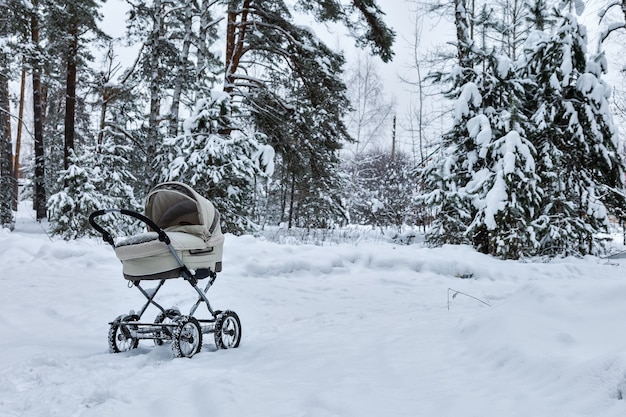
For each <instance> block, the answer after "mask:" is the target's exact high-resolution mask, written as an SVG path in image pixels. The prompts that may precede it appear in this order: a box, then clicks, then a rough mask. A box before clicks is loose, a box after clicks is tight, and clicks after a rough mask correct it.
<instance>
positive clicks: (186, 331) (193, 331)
mask: <svg viewBox="0 0 626 417" xmlns="http://www.w3.org/2000/svg"><path fill="white" fill-rule="evenodd" d="M201 348H202V328H201V327H200V323H198V320H196V319H195V318H194V317H191V316H181V317H180V319H179V320H178V325H177V326H176V327H175V328H174V333H173V335H172V352H173V353H174V356H175V357H177V358H183V357H184V358H191V357H192V356H193V355H195V354H196V353H198V352H200V349H201Z"/></svg>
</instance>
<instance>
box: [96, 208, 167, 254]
mask: <svg viewBox="0 0 626 417" xmlns="http://www.w3.org/2000/svg"><path fill="white" fill-rule="evenodd" d="M108 213H120V214H122V215H124V216H130V217H134V218H136V219H137V220H140V221H142V222H144V223H145V224H147V225H148V226H149V227H150V228H151V229H152V230H154V231H155V232H157V233H158V235H159V240H160V241H161V242H164V243H165V244H166V245H169V244H170V243H171V241H170V238H169V236H168V235H167V233H165V231H164V230H163V229H161V228H160V227H159V226H157V224H156V223H155V222H153V221H152V220H150V219H149V218H147V217H146V216H144V215H143V214H141V213H137V212H136V211H132V210H127V209H105V210H97V211H94V212H93V213H91V214H90V215H89V224H90V225H91V227H93V228H94V229H96V230H97V231H98V232H100V233H101V234H102V239H103V240H104V241H105V242H107V243H108V244H109V245H111V246H115V243H114V242H113V236H111V233H109V232H107V231H106V230H104V228H103V227H102V226H100V225H99V224H98V223H96V217H100V216H104V215H105V214H108Z"/></svg>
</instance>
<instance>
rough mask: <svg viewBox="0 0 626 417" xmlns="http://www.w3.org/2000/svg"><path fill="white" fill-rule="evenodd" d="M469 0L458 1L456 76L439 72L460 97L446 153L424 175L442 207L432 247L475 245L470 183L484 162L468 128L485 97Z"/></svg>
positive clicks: (426, 193) (426, 198)
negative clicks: (479, 81)
mask: <svg viewBox="0 0 626 417" xmlns="http://www.w3.org/2000/svg"><path fill="white" fill-rule="evenodd" d="M466 6H467V4H466V1H465V0H455V25H456V29H457V31H456V34H457V60H458V63H457V64H456V65H455V66H454V68H453V70H452V72H451V73H450V74H436V75H435V76H434V81H435V82H439V83H444V84H445V83H447V84H449V85H451V87H450V89H449V90H448V91H447V92H446V96H447V97H448V98H450V99H452V100H455V104H454V114H453V126H452V128H451V129H450V130H449V131H448V132H446V133H445V134H444V135H443V137H442V143H441V145H440V152H439V153H438V154H437V155H435V156H434V159H433V160H432V162H431V163H430V164H429V165H427V166H426V167H425V168H424V170H423V172H422V176H423V178H424V184H423V186H424V190H423V195H422V197H421V200H422V201H423V202H424V203H425V204H426V205H427V206H429V207H432V208H434V209H435V210H436V217H435V220H434V222H433V224H432V227H431V229H430V230H429V231H428V233H427V234H426V241H427V242H428V243H429V244H431V245H436V246H438V245H442V244H446V243H450V244H461V243H470V241H469V239H468V237H467V236H466V234H465V232H466V230H467V227H468V226H469V224H470V223H471V221H472V219H473V217H474V212H475V209H474V207H473V205H472V201H471V198H470V196H469V195H468V193H467V190H466V189H465V186H466V185H467V184H468V183H469V181H470V180H471V179H472V175H473V172H474V171H477V170H479V169H480V168H481V167H480V166H475V164H474V163H475V162H476V161H477V160H478V157H477V155H478V152H477V147H476V142H475V140H474V138H473V137H471V136H470V135H469V133H468V130H467V123H468V121H469V120H471V119H473V118H474V117H476V116H477V115H478V114H479V112H480V110H481V105H482V95H481V93H480V90H479V86H478V85H477V83H476V81H477V79H478V77H477V73H476V70H475V69H474V66H475V62H476V59H477V57H476V53H475V51H474V46H473V39H471V37H470V31H469V27H470V19H469V16H468V13H467V7H466Z"/></svg>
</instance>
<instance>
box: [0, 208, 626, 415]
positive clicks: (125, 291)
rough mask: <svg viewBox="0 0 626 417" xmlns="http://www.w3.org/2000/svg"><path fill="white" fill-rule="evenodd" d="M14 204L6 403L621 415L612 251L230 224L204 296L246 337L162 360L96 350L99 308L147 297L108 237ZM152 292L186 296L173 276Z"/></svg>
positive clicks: (4, 328)
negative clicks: (354, 237)
mask: <svg viewBox="0 0 626 417" xmlns="http://www.w3.org/2000/svg"><path fill="white" fill-rule="evenodd" d="M22 207H23V206H22ZM18 215H19V216H20V217H19V218H18V222H17V225H16V230H15V231H13V232H8V231H6V230H4V231H2V230H0V306H2V308H1V309H0V331H1V333H2V337H1V338H0V415H1V416H4V417H16V416H28V417H37V416H74V417H77V416H103V417H104V416H107V417H110V416H133V417H144V416H145V417H157V416H212V417H220V416H226V417H243V416H272V417H274V416H289V417H294V416H341V417H343V416H407V417H409V416H425V417H434V416H437V417H457V416H464V417H472V416H475V417H488V416H493V417H504V416H506V417H516V416H520V417H528V416H532V417H554V416H567V417H577V416H588V417H599V416H606V417H609V416H615V417H617V416H619V417H623V416H625V415H626V400H623V399H622V397H623V396H624V393H625V392H626V332H625V331H624V319H625V317H626V280H625V279H624V278H625V272H626V261H624V260H620V259H612V260H606V259H599V258H595V257H587V258H584V259H574V258H566V259H558V260H552V261H550V262H544V261H545V260H544V261H542V260H532V261H527V262H514V261H501V260H496V259H493V258H490V257H488V256H485V255H482V254H478V253H476V252H475V251H474V250H472V249H471V248H469V247H465V246H446V247H443V248H437V249H429V248H425V247H422V246H420V245H412V246H399V245H395V244H392V243H385V242H381V241H380V240H379V241H377V242H372V243H366V242H361V243H359V244H358V245H357V244H340V245H337V244H334V245H328V246H307V245H300V246H296V245H278V244H275V243H270V242H267V241H263V240H259V239H255V238H253V237H250V236H243V237H234V236H230V235H228V236H226V244H225V247H224V270H223V272H222V273H220V274H219V276H218V279H217V281H216V283H215V285H214V287H213V288H211V289H210V290H209V293H208V295H209V298H210V299H211V301H212V304H213V306H214V307H215V308H218V309H232V310H234V311H236V312H237V313H238V314H239V316H240V318H241V322H242V327H243V339H242V342H241V345H240V347H239V348H237V349H232V350H220V351H217V350H216V349H215V346H214V344H213V341H212V337H211V335H205V341H204V346H203V348H202V351H201V352H200V353H198V354H197V355H195V356H194V357H193V358H191V359H186V358H185V359H174V358H173V357H172V354H171V351H170V348H169V347H168V346H167V345H164V346H154V345H153V343H151V342H149V341H142V342H140V344H139V347H138V348H137V349H135V350H133V351H131V352H127V353H120V354H111V353H108V350H107V341H106V340H107V331H108V322H109V321H111V320H113V319H114V318H115V317H116V316H117V315H119V314H124V313H127V312H129V310H131V309H134V310H138V309H139V307H140V306H141V304H142V303H143V300H144V298H143V296H142V295H141V294H140V293H139V291H137V290H136V289H133V288H127V282H126V281H125V280H124V279H123V278H122V275H121V265H120V263H119V261H118V260H117V258H116V257H115V255H114V253H113V251H112V249H111V248H110V247H108V246H107V245H106V244H104V243H102V242H100V241H99V240H96V239H84V240H80V241H70V242H65V241H60V240H52V241H51V240H49V239H48V237H47V236H46V235H45V234H44V233H43V229H42V226H41V225H39V224H37V223H35V222H33V221H32V220H30V218H31V213H30V212H29V211H24V210H21V211H20V212H18ZM458 292H462V293H458ZM454 294H456V296H454V297H453V295H454ZM470 296H472V297H476V298H477V299H474V298H471V297H470ZM157 300H158V301H160V302H162V303H163V304H165V307H169V306H171V305H177V306H179V307H180V308H181V310H182V311H183V312H186V311H188V308H189V307H191V304H193V302H194V301H195V296H194V291H193V290H192V288H191V287H189V285H188V284H187V283H186V282H184V281H183V280H181V279H174V280H169V281H168V282H167V283H166V285H165V286H164V287H163V289H162V290H161V292H160V293H159V294H158V295H157ZM485 303H487V304H489V305H490V306H487V305H486V304H485ZM205 314H206V311H204V310H199V311H198V312H197V314H196V315H197V316H198V317H200V318H202V317H201V316H204V315H205ZM155 315H156V311H154V310H149V311H148V313H147V314H146V316H144V319H146V320H150V321H151V320H152V319H153V318H154V316H155ZM205 318H206V316H205Z"/></svg>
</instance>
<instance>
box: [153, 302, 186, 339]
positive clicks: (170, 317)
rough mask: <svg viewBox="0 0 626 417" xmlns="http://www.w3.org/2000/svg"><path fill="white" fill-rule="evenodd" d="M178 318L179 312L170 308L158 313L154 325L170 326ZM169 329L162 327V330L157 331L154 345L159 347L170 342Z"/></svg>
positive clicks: (170, 332)
mask: <svg viewBox="0 0 626 417" xmlns="http://www.w3.org/2000/svg"><path fill="white" fill-rule="evenodd" d="M178 316H180V310H179V309H177V308H170V309H168V310H165V313H159V314H158V315H157V316H156V317H155V319H154V324H172V323H174V322H175V320H176V318H177V317H178ZM170 329H171V328H170V327H163V330H159V331H158V332H157V333H156V338H155V339H154V344H155V345H157V346H161V345H162V344H163V343H165V342H170V341H171V336H172V331H171V330H170Z"/></svg>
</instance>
